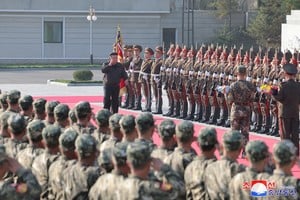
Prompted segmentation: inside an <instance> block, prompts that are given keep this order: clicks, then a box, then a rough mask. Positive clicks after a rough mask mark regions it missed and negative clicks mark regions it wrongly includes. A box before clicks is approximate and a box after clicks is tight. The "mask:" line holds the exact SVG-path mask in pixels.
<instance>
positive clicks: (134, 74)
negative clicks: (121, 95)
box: [129, 45, 143, 110]
mask: <svg viewBox="0 0 300 200" xmlns="http://www.w3.org/2000/svg"><path fill="white" fill-rule="evenodd" d="M142 50H143V48H142V46H140V45H134V46H133V59H132V61H131V63H130V66H129V68H130V79H129V80H130V82H131V86H132V88H133V93H134V99H135V103H134V108H133V110H142V105H141V101H142V95H141V83H140V82H139V81H138V78H139V74H140V70H141V66H142V63H143V59H142V58H141V56H140V54H141V52H142Z"/></svg>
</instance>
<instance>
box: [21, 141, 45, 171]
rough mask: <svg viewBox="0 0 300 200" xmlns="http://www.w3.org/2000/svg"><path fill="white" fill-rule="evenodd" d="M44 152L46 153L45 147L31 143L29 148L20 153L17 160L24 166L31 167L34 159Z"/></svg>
mask: <svg viewBox="0 0 300 200" xmlns="http://www.w3.org/2000/svg"><path fill="white" fill-rule="evenodd" d="M42 153H44V149H42V148H37V147H35V146H33V145H31V144H29V145H28V147H27V148H25V149H23V150H21V151H20V152H19V153H18V155H17V160H18V161H19V163H20V164H21V165H22V166H23V167H25V168H27V169H31V167H32V164H33V161H34V159H35V158H36V157H38V156H39V155H41V154H42Z"/></svg>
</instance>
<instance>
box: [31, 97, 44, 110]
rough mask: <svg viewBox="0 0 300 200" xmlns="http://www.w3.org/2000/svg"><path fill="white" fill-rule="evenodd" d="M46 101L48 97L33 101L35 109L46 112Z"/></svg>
mask: <svg viewBox="0 0 300 200" xmlns="http://www.w3.org/2000/svg"><path fill="white" fill-rule="evenodd" d="M46 103H47V100H46V99H43V98H39V99H36V100H35V101H34V102H33V109H34V110H35V111H36V112H37V113H43V112H45V109H46V107H45V106H46Z"/></svg>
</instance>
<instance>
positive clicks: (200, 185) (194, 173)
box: [184, 156, 217, 200]
mask: <svg viewBox="0 0 300 200" xmlns="http://www.w3.org/2000/svg"><path fill="white" fill-rule="evenodd" d="M216 160H217V158H216V157H214V158H212V159H206V158H204V157H203V156H200V157H199V158H197V159H195V160H194V161H193V162H191V163H190V164H189V165H188V166H187V168H186V170H185V173H184V180H185V188H186V199H198V200H201V199H205V198H206V191H205V182H204V172H205V169H206V167H207V166H208V165H210V164H211V163H213V162H215V161H216Z"/></svg>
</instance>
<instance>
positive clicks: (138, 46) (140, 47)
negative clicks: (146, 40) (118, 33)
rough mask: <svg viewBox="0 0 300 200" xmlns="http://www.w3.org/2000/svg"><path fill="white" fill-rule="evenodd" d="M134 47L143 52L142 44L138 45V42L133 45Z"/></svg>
mask: <svg viewBox="0 0 300 200" xmlns="http://www.w3.org/2000/svg"><path fill="white" fill-rule="evenodd" d="M133 49H134V50H136V49H137V50H139V51H140V52H142V51H143V47H142V46H141V45H138V44H136V45H133Z"/></svg>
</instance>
